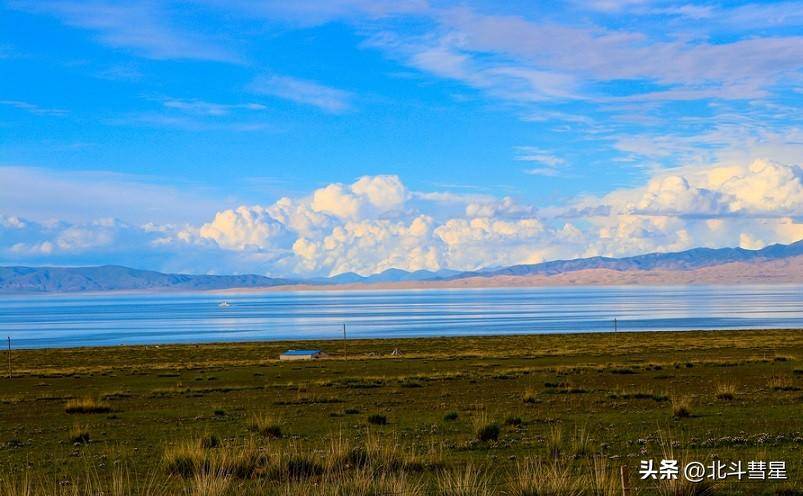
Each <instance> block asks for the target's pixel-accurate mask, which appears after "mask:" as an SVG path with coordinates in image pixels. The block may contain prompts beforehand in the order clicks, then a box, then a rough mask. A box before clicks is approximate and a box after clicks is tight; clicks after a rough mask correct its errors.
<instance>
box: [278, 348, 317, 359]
mask: <svg viewBox="0 0 803 496" xmlns="http://www.w3.org/2000/svg"><path fill="white" fill-rule="evenodd" d="M323 356H324V353H323V352H322V351H321V350H287V351H285V352H284V353H282V354H281V355H279V360H317V359H319V358H323Z"/></svg>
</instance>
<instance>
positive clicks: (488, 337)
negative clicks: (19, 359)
mask: <svg viewBox="0 0 803 496" xmlns="http://www.w3.org/2000/svg"><path fill="white" fill-rule="evenodd" d="M767 332H769V333H776V332H790V333H794V332H803V328H797V327H781V328H769V327H765V328H741V329H740V328H721V329H667V330H651V331H645V330H626V329H625V330H619V331H616V332H614V331H564V332H538V333H535V332H533V333H510V334H462V335H419V336H410V335H407V336H387V337H372V338H353V339H352V338H349V339H348V340H346V343H347V344H348V345H352V346H361V345H376V344H379V343H388V342H404V343H413V342H415V341H419V342H424V343H426V342H438V341H455V342H457V341H483V340H485V341H495V340H507V339H509V340H517V339H525V340H527V339H534V338H537V337H543V338H547V339H552V338H555V337H559V336H571V337H573V338H582V337H587V338H593V339H601V338H602V336H611V337H615V336H628V337H632V336H634V335H638V334H643V335H645V336H653V335H660V336H664V337H666V336H667V335H672V334H679V335H683V336H688V335H689V334H694V333H697V334H714V335H717V336H721V335H722V334H742V333H767ZM13 342H14V340H13V338H12V348H11V349H12V351H20V352H37V351H53V352H62V351H76V352H87V351H98V350H103V351H108V350H121V351H126V350H127V351H140V350H147V349H151V348H152V349H162V348H165V349H167V348H189V347H194V348H221V347H222V348H225V347H231V348H238V347H260V346H262V347H274V346H277V347H286V348H290V349H292V347H293V345H294V344H298V343H304V344H305V345H307V344H311V343H315V344H321V345H326V344H329V345H333V346H332V347H333V348H334V347H337V348H339V347H342V346H343V343H344V340H343V339H335V338H333V339H321V338H296V339H284V338H282V339H275V340H273V339H264V340H251V341H236V340H235V341H199V342H165V343H132V344H109V345H78V346H40V347H29V348H26V347H15V346H13ZM338 358H340V359H342V358H343V357H338V356H330V357H328V358H326V359H327V360H330V359H338Z"/></svg>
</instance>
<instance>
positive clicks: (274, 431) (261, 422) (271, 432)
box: [248, 413, 282, 439]
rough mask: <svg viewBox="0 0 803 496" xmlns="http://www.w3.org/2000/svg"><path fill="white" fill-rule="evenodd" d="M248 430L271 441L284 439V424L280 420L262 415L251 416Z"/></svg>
mask: <svg viewBox="0 0 803 496" xmlns="http://www.w3.org/2000/svg"><path fill="white" fill-rule="evenodd" d="M248 430H250V431H251V432H256V433H257V434H260V435H262V436H265V437H267V438H271V439H279V438H281V437H282V424H281V422H280V421H279V419H278V418H276V417H273V416H270V415H265V414H261V413H260V414H254V415H252V416H251V418H250V420H249V421H248Z"/></svg>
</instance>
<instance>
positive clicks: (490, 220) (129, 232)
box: [0, 161, 803, 276]
mask: <svg viewBox="0 0 803 496" xmlns="http://www.w3.org/2000/svg"><path fill="white" fill-rule="evenodd" d="M801 177H803V174H801V169H800V168H799V167H798V166H795V165H788V164H780V163H776V162H771V161H754V162H752V163H747V164H738V163H737V164H715V165H713V166H707V167H703V166H689V167H684V168H678V169H675V170H673V171H671V172H666V171H663V172H660V171H659V172H656V173H655V174H654V176H653V177H652V178H650V180H649V181H647V182H646V184H644V185H642V186H640V187H636V188H627V189H621V190H617V191H613V192H611V193H609V194H607V195H605V196H603V197H600V198H593V197H585V198H582V199H578V200H576V201H574V202H570V203H569V204H568V205H565V206H563V207H561V208H556V207H551V208H543V209H540V210H537V209H536V208H535V207H534V206H532V205H527V204H522V203H519V202H517V201H515V200H514V199H513V198H510V197H504V198H493V197H483V196H474V197H472V196H462V195H457V199H458V200H459V201H456V202H455V198H452V197H449V198H446V200H449V202H447V203H443V202H444V200H445V199H444V198H443V197H442V195H437V197H435V198H429V196H430V195H429V194H427V193H421V192H418V193H416V194H412V193H410V192H409V190H408V189H407V188H406V186H405V185H404V183H403V182H402V181H401V179H400V178H399V177H397V176H381V175H380V176H365V177H361V178H358V179H357V180H355V181H354V182H353V183H350V184H343V183H333V184H329V185H325V186H323V187H321V188H318V189H316V190H314V191H312V192H310V193H309V194H308V195H307V196H301V197H297V198H287V197H285V198H281V199H279V200H278V201H276V202H275V203H273V204H271V205H267V206H261V205H255V206H241V207H238V208H235V209H224V210H220V211H218V212H217V213H216V214H215V215H214V216H213V218H211V220H209V221H208V222H206V223H201V224H200V225H197V226H193V225H178V224H174V225H169V224H154V223H144V224H142V225H141V226H135V225H130V224H126V223H124V222H121V221H118V220H115V219H98V220H95V221H92V222H85V223H69V222H50V223H44V222H43V223H37V222H34V221H31V220H28V219H23V218H19V217H16V216H13V215H10V214H5V215H2V216H0V260H2V261H3V262H4V263H42V262H43V261H45V262H47V263H53V264H58V263H63V264H75V263H76V262H80V263H91V262H93V261H96V263H124V264H129V265H135V266H142V264H143V263H149V262H150V263H158V264H159V265H158V266H157V267H153V268H158V269H162V270H185V271H192V272H213V273H227V272H229V273H231V272H235V273H241V272H258V273H265V274H270V275H284V276H291V275H332V274H337V273H342V272H358V273H361V274H371V273H376V272H380V271H383V270H386V269H389V268H400V269H405V270H419V269H429V270H438V269H443V268H451V269H458V270H475V269H479V268H483V267H494V266H506V265H514V264H521V263H536V262H540V261H543V260H550V259H556V258H576V257H580V256H594V255H606V256H628V255H636V254H641V253H647V252H653V251H676V250H684V249H688V248H692V247H697V246H709V247H720V246H742V247H747V248H755V247H760V246H763V245H765V244H768V243H775V242H780V243H790V242H793V241H797V240H798V239H801V238H803V219H801V212H803V186H801ZM444 206H445V207H447V208H444ZM455 207H460V208H455ZM566 217H572V221H571V222H566V220H565V218H566Z"/></svg>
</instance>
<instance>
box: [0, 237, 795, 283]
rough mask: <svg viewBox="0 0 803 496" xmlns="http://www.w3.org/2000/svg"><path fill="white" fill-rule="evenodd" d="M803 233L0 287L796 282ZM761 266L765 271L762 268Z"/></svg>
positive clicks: (31, 274)
mask: <svg viewBox="0 0 803 496" xmlns="http://www.w3.org/2000/svg"><path fill="white" fill-rule="evenodd" d="M801 265H803V240H801V241H798V242H796V243H792V244H789V245H780V244H776V245H771V246H767V247H766V248H762V249H760V250H746V249H743V248H718V249H713V248H695V249H692V250H686V251H681V252H676V253H649V254H646V255H638V256H634V257H624V258H610V257H591V258H578V259H574V260H554V261H551V262H543V263H539V264H529V265H513V266H511V267H505V268H494V269H487V270H482V271H474V272H459V271H454V270H439V271H437V272H433V271H428V270H418V271H414V272H408V271H405V270H401V269H388V270H386V271H384V272H380V273H379V274H373V275H369V276H361V275H359V274H355V273H353V272H347V273H344V274H339V275H336V276H333V277H325V278H315V279H307V280H301V279H297V280H287V279H275V278H270V277H265V276H259V275H253V274H252V275H230V276H209V275H188V274H163V273H161V272H154V271H148V270H137V269H131V268H128V267H121V266H117V265H104V266H101V267H72V268H66V267H64V268H62V267H0V292H4V293H31V292H74V291H124V290H188V291H192V290H220V289H234V288H244V289H246V288H253V289H259V288H270V287H276V286H287V285H296V287H300V286H303V287H309V288H316V287H319V288H325V287H331V286H344V287H345V288H346V289H351V288H366V287H371V286H373V287H375V288H377V287H399V288H401V287H482V286H504V285H528V284H529V285H541V284H565V285H572V284H606V283H611V284H649V283H656V284H660V283H662V282H664V283H678V284H680V283H694V282H711V283H713V282H717V281H721V282H723V283H736V282H746V281H749V282H761V281H762V277H763V275H762V274H766V279H767V280H768V281H769V280H772V281H777V282H796V281H798V280H800V282H803V267H801ZM762 271H766V272H762Z"/></svg>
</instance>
